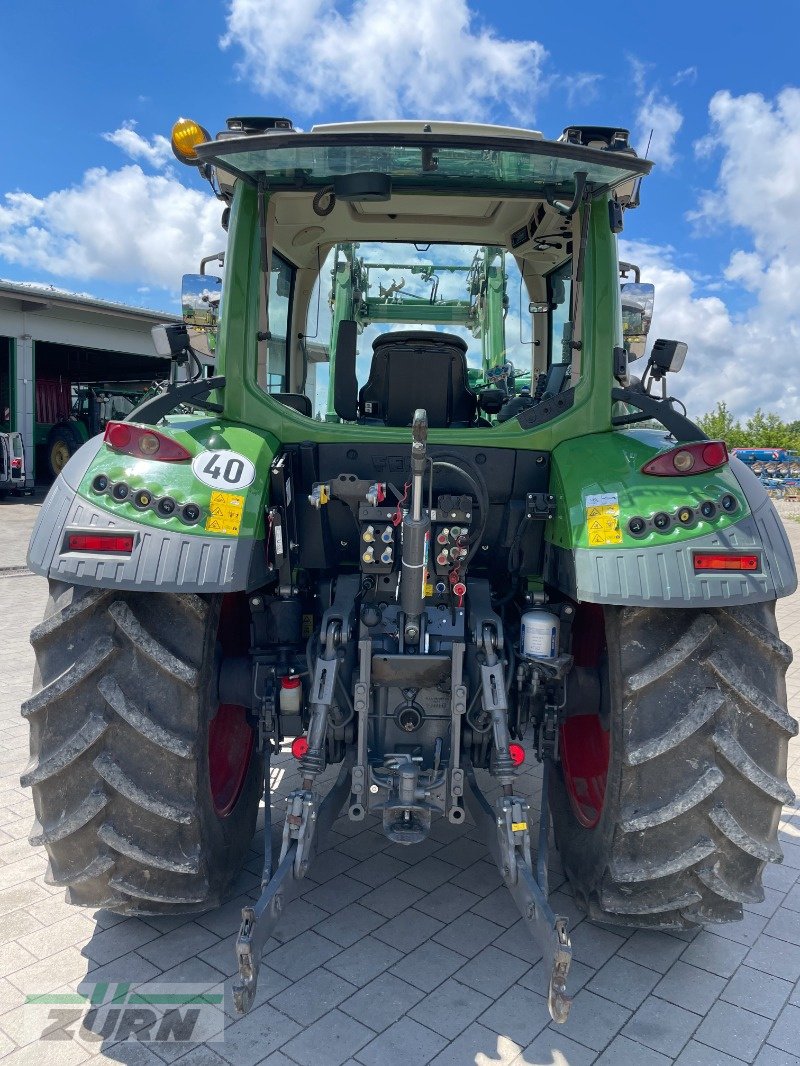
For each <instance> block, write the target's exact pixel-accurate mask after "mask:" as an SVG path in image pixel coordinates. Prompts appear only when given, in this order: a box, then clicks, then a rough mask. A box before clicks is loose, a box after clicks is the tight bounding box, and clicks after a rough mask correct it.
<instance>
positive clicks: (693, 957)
mask: <svg viewBox="0 0 800 1066" xmlns="http://www.w3.org/2000/svg"><path fill="white" fill-rule="evenodd" d="M745 955H747V948H746V947H745V945H744V944H736V943H734V942H733V941H732V940H724V939H723V938H722V937H721V936H715V935H714V933H711V932H709V931H708V930H706V929H704V930H703V931H702V932H701V933H699V935H698V936H696V937H695V939H694V940H693V941H692V943H691V944H690V945H689V947H688V948H686V950H685V951H684V953H683V954H682V955H681V961H682V962H687V963H691V965H692V966H699V967H700V969H701V970H708V972H709V973H715V974H717V975H718V976H719V977H731V976H732V975H733V974H734V973H735V972H736V970H737V969H738V967H739V966H741V964H742V960H743V959H744V957H745Z"/></svg>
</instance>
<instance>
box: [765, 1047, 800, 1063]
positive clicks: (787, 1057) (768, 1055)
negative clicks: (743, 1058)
mask: <svg viewBox="0 0 800 1066" xmlns="http://www.w3.org/2000/svg"><path fill="white" fill-rule="evenodd" d="M753 1066H800V1055H791V1054H790V1053H789V1052H788V1051H781V1050H780V1049H779V1048H775V1047H770V1046H769V1044H765V1045H764V1046H763V1047H762V1049H761V1050H760V1051H759V1053H758V1054H757V1055H756V1057H755V1059H754V1060H753Z"/></svg>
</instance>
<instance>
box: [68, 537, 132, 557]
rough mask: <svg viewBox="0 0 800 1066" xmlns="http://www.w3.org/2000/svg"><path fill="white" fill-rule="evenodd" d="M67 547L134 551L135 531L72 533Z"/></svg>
mask: <svg viewBox="0 0 800 1066" xmlns="http://www.w3.org/2000/svg"><path fill="white" fill-rule="evenodd" d="M67 548H68V549H69V551H71V552H126V553H127V554H130V553H131V552H132V551H133V533H70V534H69V536H68V537H67Z"/></svg>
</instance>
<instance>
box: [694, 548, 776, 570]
mask: <svg viewBox="0 0 800 1066" xmlns="http://www.w3.org/2000/svg"><path fill="white" fill-rule="evenodd" d="M692 558H693V562H694V568H695V570H699V571H707V570H750V571H753V570H758V568H759V559H758V556H757V555H754V554H753V553H751V552H745V553H741V554H739V553H736V554H734V553H733V552H695V553H694V555H693V557H692Z"/></svg>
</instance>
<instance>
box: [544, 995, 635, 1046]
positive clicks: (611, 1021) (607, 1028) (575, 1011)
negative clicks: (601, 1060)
mask: <svg viewBox="0 0 800 1066" xmlns="http://www.w3.org/2000/svg"><path fill="white" fill-rule="evenodd" d="M545 991H546V987H545ZM541 998H542V999H543V998H544V997H541ZM630 1016H631V1012H630V1011H629V1010H628V1009H627V1008H626V1007H621V1006H619V1004H617V1003H612V1002H611V1001H610V1000H608V999H603V998H602V997H601V996H597V995H595V994H594V992H590V991H589V990H588V988H582V989H581V990H580V991H579V992H578V993H577V994H576V996H575V999H574V1001H573V1004H572V1009H571V1010H570V1015H569V1020H568V1021H567V1023H566V1025H567V1027H568V1028H567V1029H566V1032H568V1033H569V1036H570V1039H572V1040H577V1041H578V1043H579V1044H583V1045H584V1046H585V1047H588V1048H591V1049H592V1050H593V1051H602V1050H603V1048H604V1047H606V1045H607V1044H609V1043H610V1042H611V1041H612V1040H613V1039H614V1037H615V1036H616V1035H617V1033H618V1032H619V1031H620V1029H621V1028H622V1026H623V1025H624V1024H625V1023H626V1022H627V1020H628V1019H629V1018H630ZM550 1028H551V1029H553V1030H556V1031H557V1030H558V1029H560V1028H561V1027H560V1026H556V1025H555V1024H554V1023H553V1022H550Z"/></svg>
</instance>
